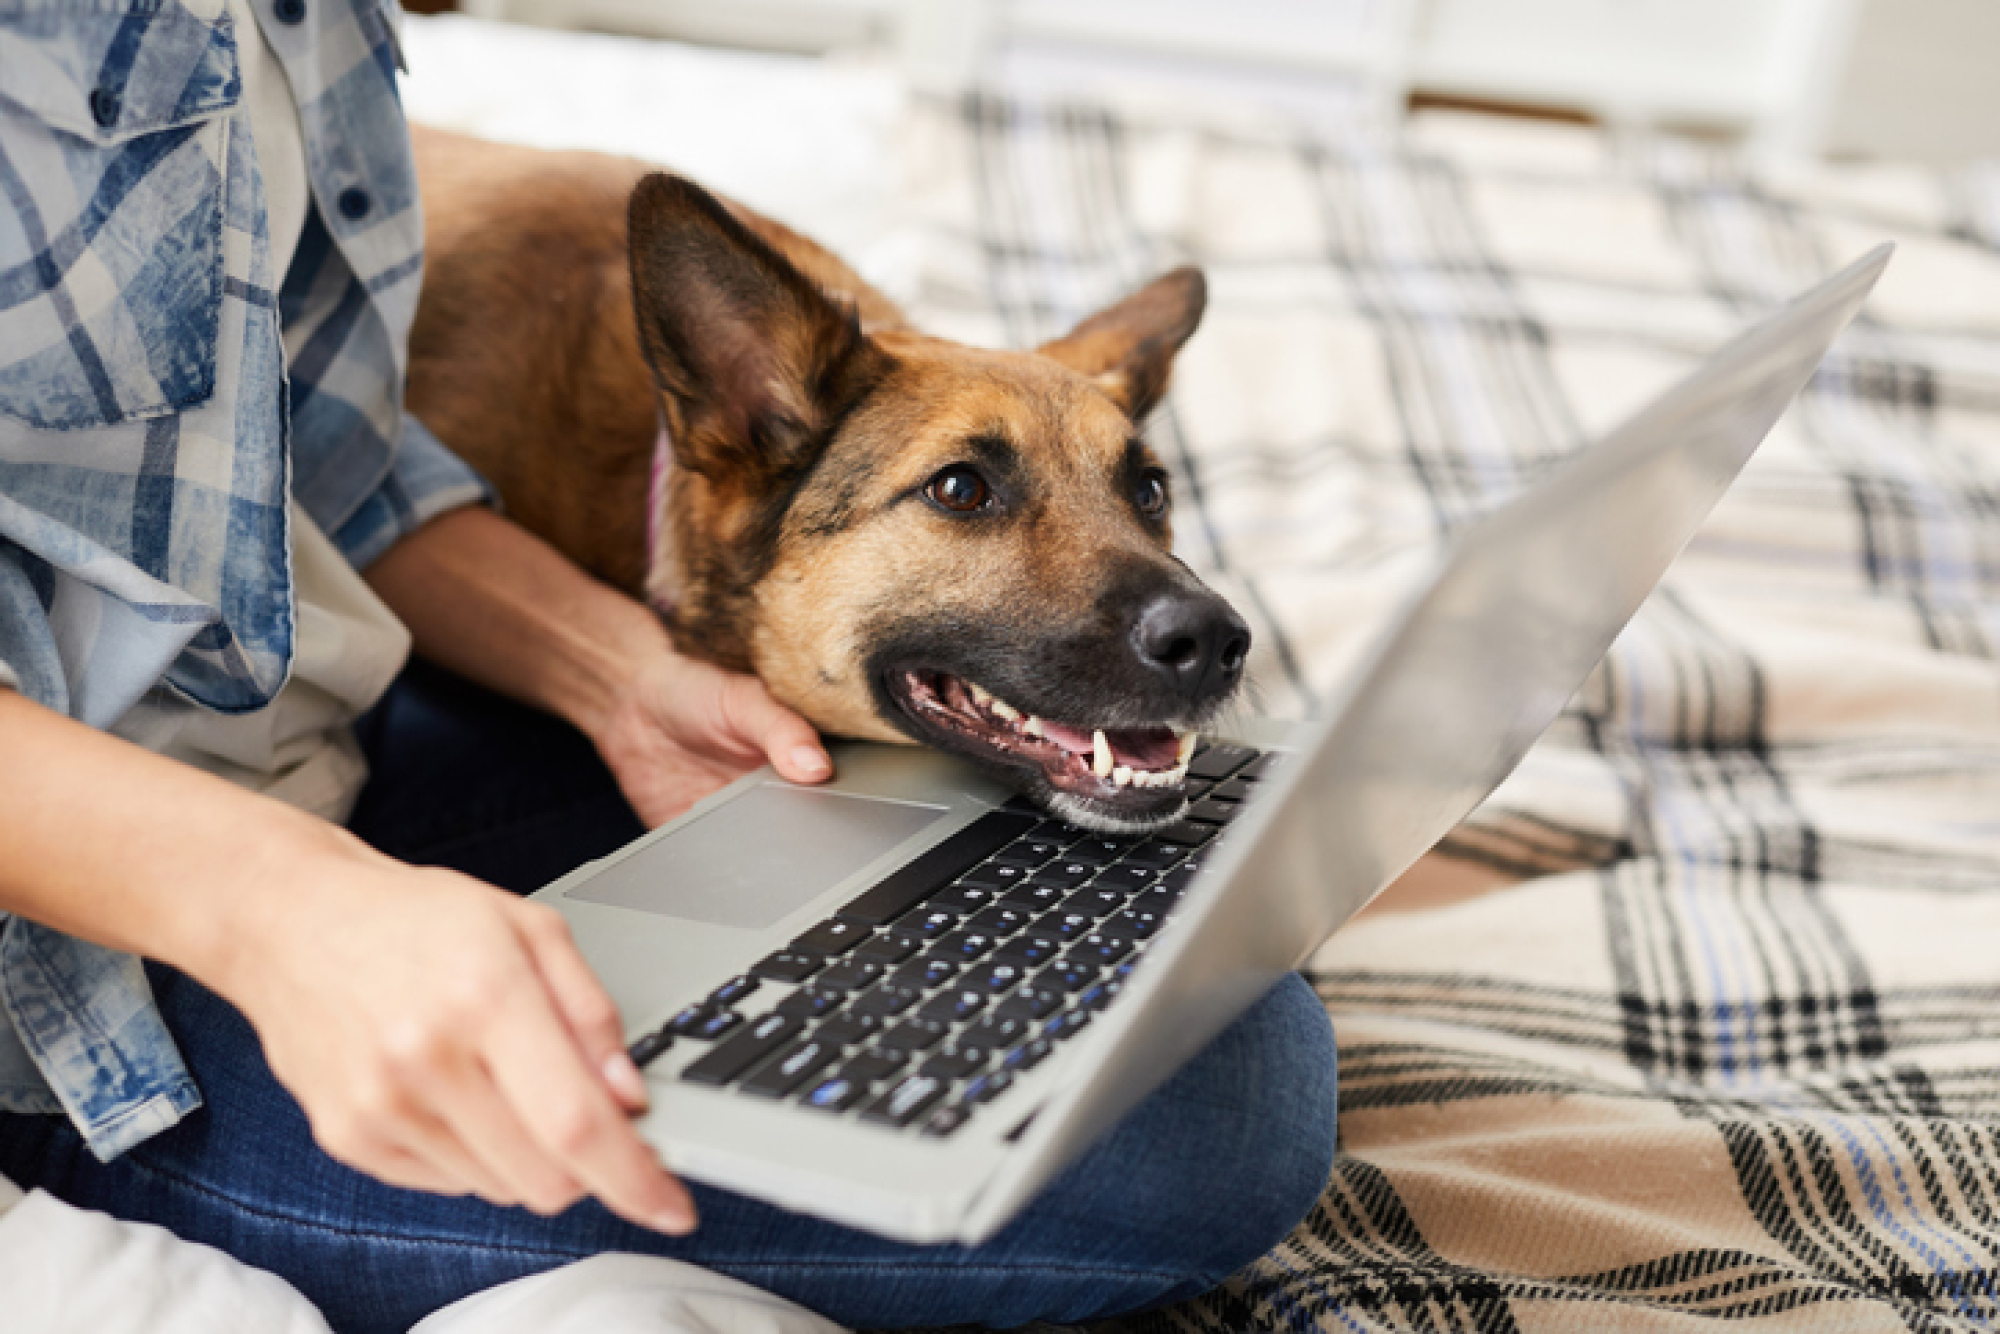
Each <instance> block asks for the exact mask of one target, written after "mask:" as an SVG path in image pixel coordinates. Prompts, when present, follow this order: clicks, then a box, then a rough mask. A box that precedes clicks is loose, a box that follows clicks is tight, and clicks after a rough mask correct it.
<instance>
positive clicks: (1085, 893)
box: [1063, 884, 1132, 917]
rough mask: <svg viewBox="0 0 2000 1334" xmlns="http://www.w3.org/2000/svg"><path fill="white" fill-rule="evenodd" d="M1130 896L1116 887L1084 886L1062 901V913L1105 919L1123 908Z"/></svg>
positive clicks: (1128, 892)
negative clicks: (1083, 914) (1084, 914)
mask: <svg viewBox="0 0 2000 1334" xmlns="http://www.w3.org/2000/svg"><path fill="white" fill-rule="evenodd" d="M1131 896H1132V892H1131V891H1130V890H1129V889H1120V888H1119V887H1118V886H1116V885H1097V884H1090V885H1085V886H1084V887H1083V888H1082V889H1079V890H1077V891H1076V892H1075V893H1073V894H1071V895H1070V896H1069V897H1068V898H1066V899H1064V900H1063V911H1065V912H1080V913H1088V914H1089V915H1090V916H1092V917H1105V916H1108V915H1110V914H1111V913H1115V912H1117V911H1118V910H1119V909H1120V908H1122V907H1124V906H1125V900H1126V899H1128V898H1130V897H1131Z"/></svg>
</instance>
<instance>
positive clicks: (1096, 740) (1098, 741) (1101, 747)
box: [1090, 729, 1111, 778]
mask: <svg viewBox="0 0 2000 1334" xmlns="http://www.w3.org/2000/svg"><path fill="white" fill-rule="evenodd" d="M1090 756H1091V758H1090V769H1091V772H1092V773H1094V774H1096V775H1097V776H1098V777H1099V778H1109V777H1110V776H1111V743H1110V742H1109V741H1106V740H1105V739H1104V732H1103V731H1102V730H1101V729H1100V730H1098V731H1095V732H1092V733H1091V734H1090Z"/></svg>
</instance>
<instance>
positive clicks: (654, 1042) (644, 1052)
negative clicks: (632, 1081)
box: [625, 1028, 674, 1070]
mask: <svg viewBox="0 0 2000 1334" xmlns="http://www.w3.org/2000/svg"><path fill="white" fill-rule="evenodd" d="M673 1045H674V1035H673V1034H672V1033H669V1032H667V1030H666V1029H664V1028H662V1029H659V1030H657V1031H656V1032H652V1033H648V1034H646V1035H645V1036H644V1037H642V1038H640V1039H639V1040H638V1041H636V1042H634V1043H633V1044H632V1045H631V1046H629V1047H627V1048H626V1049H625V1054H626V1055H627V1056H630V1057H631V1058H632V1064H634V1065H636V1066H638V1067H639V1068H640V1069H642V1070H643V1069H644V1068H645V1067H646V1066H647V1065H648V1064H650V1063H651V1062H653V1061H657V1060H658V1059H659V1058H660V1056H661V1055H662V1054H663V1053H664V1052H665V1051H666V1050H667V1048H669V1047H671V1046H673Z"/></svg>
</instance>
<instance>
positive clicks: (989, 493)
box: [924, 463, 993, 514]
mask: <svg viewBox="0 0 2000 1334" xmlns="http://www.w3.org/2000/svg"><path fill="white" fill-rule="evenodd" d="M924 491H925V494H927V495H929V496H930V498H931V499H932V500H933V501H935V502H936V503H937V504H938V505H939V506H941V507H942V508H944V509H948V510H950V511H952V512H953V513H954V514H970V513H972V512H973V511H974V510H982V509H985V508H986V506H987V505H988V504H990V503H991V502H992V500H993V488H992V487H990V486H988V485H986V479H985V478H984V477H981V476H980V475H979V474H978V473H977V472H975V471H974V470H973V469H971V468H968V467H966V466H965V465H964V464H962V463H960V464H956V465H954V466H952V467H949V468H946V469H945V470H944V471H943V472H941V473H939V474H938V475H937V476H935V477H933V478H931V480H930V485H929V486H927V487H925V488H924Z"/></svg>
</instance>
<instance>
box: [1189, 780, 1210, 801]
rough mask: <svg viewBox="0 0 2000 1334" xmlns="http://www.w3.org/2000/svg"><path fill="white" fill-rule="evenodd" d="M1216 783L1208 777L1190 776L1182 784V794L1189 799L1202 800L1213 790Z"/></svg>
mask: <svg viewBox="0 0 2000 1334" xmlns="http://www.w3.org/2000/svg"><path fill="white" fill-rule="evenodd" d="M1214 787H1215V784H1213V783H1211V782H1209V781H1208V780H1207V779H1206V778H1190V779H1188V780H1187V781H1186V782H1184V783H1182V784H1181V795H1182V796H1183V797H1186V798H1187V799H1188V800H1189V801H1200V800H1201V799H1202V798H1203V797H1205V796H1207V795H1208V794H1209V792H1210V791H1211V790H1213V789H1214Z"/></svg>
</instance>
